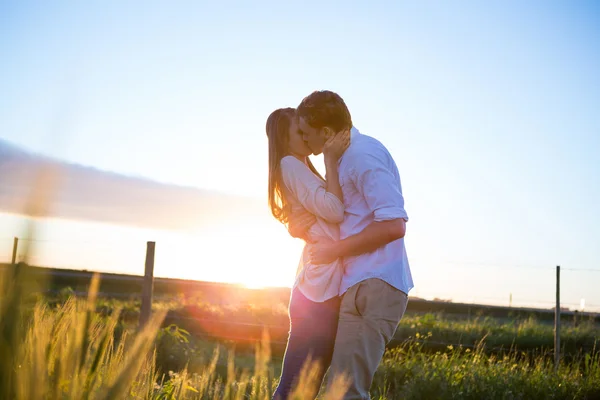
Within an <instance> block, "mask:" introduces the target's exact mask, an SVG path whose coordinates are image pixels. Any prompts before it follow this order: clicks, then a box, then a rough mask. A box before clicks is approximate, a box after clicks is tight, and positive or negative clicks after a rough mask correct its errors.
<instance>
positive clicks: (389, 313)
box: [329, 278, 408, 400]
mask: <svg viewBox="0 0 600 400" xmlns="http://www.w3.org/2000/svg"><path fill="white" fill-rule="evenodd" d="M407 304H408V296H407V294H406V293H404V292H402V291H400V290H398V289H396V288H394V287H392V286H390V285H389V284H387V283H386V282H384V281H382V280H380V279H376V278H371V279H367V280H364V281H362V282H359V283H357V284H356V285H354V286H352V287H351V288H350V289H348V291H347V292H346V293H345V294H344V297H343V298H342V304H341V308H340V319H339V323H338V330H337V336H336V339H335V347H334V350H333V360H332V362H331V370H330V371H329V377H330V378H329V384H331V383H332V381H333V379H332V378H333V377H334V376H335V375H337V374H339V373H345V374H347V376H348V377H349V378H350V379H351V384H350V389H349V390H348V392H347V394H346V396H345V397H344V399H346V400H354V399H361V400H362V399H369V398H370V396H369V389H370V387H371V383H372V382H373V376H374V375H375V371H376V370H377V367H378V366H379V363H380V362H381V359H382V357H383V353H384V352H385V346H386V345H387V344H388V343H389V341H390V340H391V339H392V337H393V336H394V333H395V332H396V327H397V326H398V323H399V322H400V319H401V318H402V316H403V315H404V312H405V311H406V306H407Z"/></svg>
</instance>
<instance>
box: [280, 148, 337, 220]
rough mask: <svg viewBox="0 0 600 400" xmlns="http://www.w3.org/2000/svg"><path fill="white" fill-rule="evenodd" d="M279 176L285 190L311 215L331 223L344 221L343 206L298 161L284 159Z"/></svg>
mask: <svg viewBox="0 0 600 400" xmlns="http://www.w3.org/2000/svg"><path fill="white" fill-rule="evenodd" d="M281 175H282V178H283V182H284V184H285V186H286V187H287V189H288V190H289V191H290V192H292V194H293V195H294V196H295V197H296V198H297V199H298V201H299V202H300V204H302V206H303V207H304V208H305V209H306V210H307V211H308V212H310V213H311V214H314V215H316V216H317V217H320V218H322V219H324V220H325V221H327V222H331V223H335V224H337V223H340V222H342V221H343V220H344V204H343V203H342V202H341V200H340V199H338V198H337V196H335V195H334V194H332V193H329V192H328V191H327V190H326V189H325V182H324V181H323V180H321V178H319V177H318V176H316V175H315V174H314V173H313V172H312V171H311V170H310V169H309V168H308V167H307V166H306V165H304V164H303V163H302V162H301V161H300V160H298V159H296V158H293V157H284V158H283V159H282V160H281Z"/></svg>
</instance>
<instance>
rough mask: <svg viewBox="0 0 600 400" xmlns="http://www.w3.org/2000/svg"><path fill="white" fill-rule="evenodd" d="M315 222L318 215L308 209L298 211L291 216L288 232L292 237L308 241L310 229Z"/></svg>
mask: <svg viewBox="0 0 600 400" xmlns="http://www.w3.org/2000/svg"><path fill="white" fill-rule="evenodd" d="M315 222H317V217H315V216H314V215H312V214H311V213H309V212H308V211H306V210H303V211H301V212H296V213H294V214H292V215H290V217H289V221H288V232H289V234H290V235H291V236H292V237H295V238H297V239H303V240H304V241H306V242H308V241H309V240H308V230H309V229H310V227H311V226H313V225H314V223H315Z"/></svg>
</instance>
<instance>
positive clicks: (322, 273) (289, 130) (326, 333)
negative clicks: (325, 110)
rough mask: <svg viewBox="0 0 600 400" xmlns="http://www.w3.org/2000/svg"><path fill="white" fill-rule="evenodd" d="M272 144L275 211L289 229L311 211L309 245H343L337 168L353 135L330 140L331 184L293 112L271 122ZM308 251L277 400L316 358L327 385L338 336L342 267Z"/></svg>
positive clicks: (280, 112) (271, 190) (306, 248)
mask: <svg viewBox="0 0 600 400" xmlns="http://www.w3.org/2000/svg"><path fill="white" fill-rule="evenodd" d="M266 128H267V137H268V139H269V207H270V208H271V212H272V213H273V216H274V217H275V218H276V219H277V220H279V221H280V222H281V223H283V224H286V223H287V222H288V218H289V216H290V215H291V214H293V213H294V212H298V211H300V210H302V209H305V210H307V211H309V212H311V213H312V214H314V215H315V216H316V217H317V221H316V222H315V224H314V225H313V226H312V227H311V228H310V229H309V232H308V236H309V238H308V239H309V242H310V243H315V242H318V241H321V240H328V241H331V240H339V228H338V226H337V225H336V224H338V223H340V222H342V220H343V218H344V204H343V201H342V200H343V199H342V189H341V187H340V183H339V180H338V172H337V162H338V159H339V158H340V157H341V155H342V154H343V152H344V151H345V150H346V148H347V147H348V145H349V141H350V135H349V133H346V134H339V135H336V136H334V137H332V138H330V139H329V140H328V142H327V143H326V145H325V149H324V151H323V155H324V158H325V168H326V171H327V175H326V176H327V181H325V180H324V179H323V178H322V177H321V176H320V175H319V173H318V172H317V171H316V169H315V168H314V166H313V165H312V163H311V162H310V160H309V158H308V156H309V155H310V154H312V152H311V150H310V149H309V147H308V145H307V144H306V142H305V141H304V139H303V137H302V133H301V132H300V131H299V129H298V123H297V117H296V112H295V110H294V109H293V108H282V109H278V110H275V111H274V112H273V113H272V114H271V115H270V116H269V118H268V119H267V126H266ZM310 243H307V244H306V245H305V246H304V250H303V252H302V257H301V259H300V263H299V265H298V270H297V272H296V279H295V282H294V285H293V287H292V294H291V298H290V305H289V316H290V333H289V338H288V343H287V347H286V351H285V357H284V360H283V368H282V372H281V378H280V381H279V385H278V387H277V390H276V391H275V395H274V398H275V399H281V400H285V399H287V398H288V396H289V394H290V392H291V390H292V389H293V388H294V385H295V384H296V383H297V378H298V377H299V375H300V371H301V369H302V367H303V365H304V363H305V362H306V361H307V360H308V359H309V358H310V360H311V361H312V362H318V363H319V365H320V369H319V375H318V382H319V383H321V382H322V380H323V376H324V375H325V372H326V371H327V369H328V368H329V365H330V363H331V357H332V354H333V345H334V342H335V335H336V331H337V324H338V316H339V307H340V297H339V295H338V293H339V286H340V283H341V278H342V273H343V271H342V265H341V261H340V260H337V261H335V262H333V263H331V264H327V265H311V264H310V262H309V251H310V246H311V244H310Z"/></svg>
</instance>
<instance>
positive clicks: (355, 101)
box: [0, 1, 600, 304]
mask: <svg viewBox="0 0 600 400" xmlns="http://www.w3.org/2000/svg"><path fill="white" fill-rule="evenodd" d="M122 3H123V2H119V1H103V2H100V1H96V2H59V1H57V2H43V1H38V2H28V1H14V2H7V1H1V2H0V59H1V60H2V62H1V63H0V93H1V95H0V137H2V138H4V139H8V140H10V141H12V142H15V143H17V144H19V145H22V146H24V147H27V148H29V149H33V150H36V151H40V152H43V153H48V154H52V155H54V156H57V157H60V158H64V159H66V160H69V161H73V162H77V163H82V164H86V165H92V166H95V167H98V168H102V169H106V170H112V171H117V172H121V173H125V174H129V175H138V176H146V177H150V178H153V179H156V180H159V181H163V182H171V183H177V184H183V185H190V186H196V187H202V188H212V189H217V190H223V191H230V192H236V193H242V194H245V195H252V196H262V197H264V195H265V192H266V173H267V169H266V165H267V162H266V160H267V153H266V150H267V148H266V137H265V132H264V125H265V120H266V118H267V116H268V114H269V113H270V112H271V111H272V110H273V109H275V108H277V107H282V106H295V105H297V104H298V103H299V101H300V100H301V99H302V97H303V96H305V95H307V94H309V93H310V92H311V91H313V90H315V89H331V90H335V91H337V92H339V93H340V94H341V95H342V96H343V97H344V99H345V100H346V102H347V104H348V106H349V107H350V110H351V112H352V115H353V120H354V122H355V124H356V126H357V127H358V128H359V129H360V130H361V131H363V132H364V133H366V134H370V135H372V136H375V137H377V138H379V139H380V140H381V141H382V142H383V143H384V144H386V145H387V146H388V148H389V149H390V151H391V152H392V155H393V156H394V157H395V159H396V161H397V163H398V165H399V168H400V173H401V176H402V179H403V186H404V192H405V198H406V207H407V211H408V213H409V216H410V218H411V221H410V223H409V233H408V236H407V239H406V241H407V247H408V251H409V257H411V259H412V260H413V265H415V266H418V265H422V267H421V268H420V271H419V272H418V273H417V274H418V275H419V277H420V279H421V282H417V284H420V286H421V287H424V286H427V285H435V286H436V287H439V288H440V290H442V289H447V291H448V293H449V296H451V294H452V292H453V288H452V287H446V286H445V285H444V278H443V276H444V275H443V273H448V274H452V275H456V274H461V275H463V276H465V277H467V276H470V275H472V274H477V273H482V271H483V270H484V269H485V268H488V269H487V270H485V271H487V272H486V273H488V276H489V277H490V278H492V280H493V279H495V278H494V276H495V275H493V274H498V275H502V274H508V273H509V272H510V281H513V282H515V286H518V285H520V284H524V283H527V284H531V283H532V282H535V280H536V279H538V274H543V275H544V276H546V275H548V274H549V275H552V273H553V272H552V267H553V266H554V265H556V264H561V265H564V266H565V267H571V268H583V269H600V245H599V243H600V224H599V221H600V211H599V207H598V205H599V204H600V111H599V110H600V72H599V71H600V2H597V1H527V2H523V1H478V2H475V1H473V2H471V1H458V2H453V3H450V2H433V1H431V2H430V1H422V2H406V1H386V2H382V1H373V2H342V1H339V2H323V3H321V2H317V1H308V2H284V1H268V2H267V1H257V2H251V1H244V2H242V1H239V2H232V1H222V2H216V1H215V2H176V3H167V2H152V1H146V2H135V3H134V2H126V4H122ZM175 4H176V5H175ZM432 265H436V266H437V267H435V268H443V269H442V270H439V269H434V267H433V266H432ZM440 266H443V267H440ZM469 266H470V267H469ZM520 266H524V267H523V269H521V268H520ZM525 267H527V268H525ZM531 267H540V268H548V269H547V270H542V269H539V270H538V269H536V268H531ZM415 268H416V267H415ZM440 271H441V272H442V275H440ZM507 271H508V272H507ZM540 271H543V272H540ZM548 271H549V272H548ZM433 274H435V279H437V281H436V282H433V281H432V279H433V278H431V276H429V275H433ZM573 274H575V272H573ZM578 274H579V275H577V276H576V277H577V278H576V279H575V278H573V283H572V290H573V291H574V292H577V293H579V292H581V293H582V296H584V295H587V296H588V298H589V297H590V296H592V295H593V293H595V292H597V283H599V282H600V273H593V272H592V273H589V274H580V273H578ZM473 276H474V275H473ZM477 276H480V275H477ZM573 276H575V275H573ZM550 278H552V276H550ZM425 279H428V280H427V281H426V282H425V281H424V280H425ZM465 279H467V278H465ZM477 279H478V280H477V282H480V281H481V280H480V279H479V278H477ZM549 282H550V283H551V282H552V280H551V279H550V281H549ZM567 284H568V282H567ZM507 287H508V286H507ZM587 293H590V295H588V294H587ZM449 296H448V297H449ZM532 296H533V297H535V296H536V294H532ZM574 296H575V297H577V296H579V295H578V294H577V295H575V294H574ZM596 302H597V303H598V304H600V298H598V299H597V300H596Z"/></svg>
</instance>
